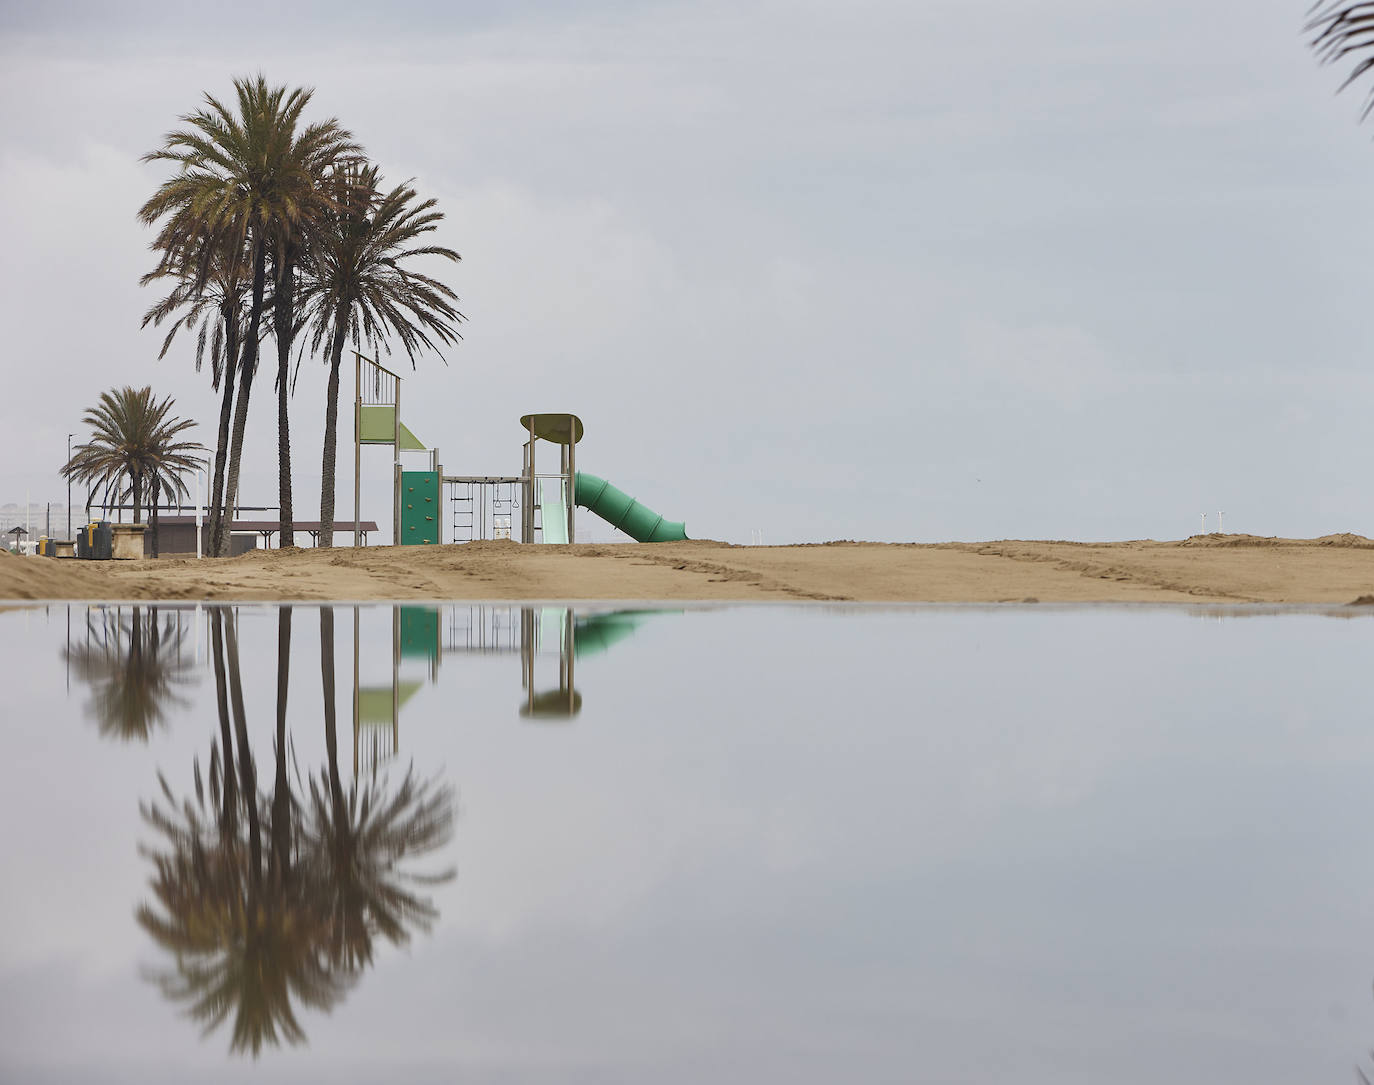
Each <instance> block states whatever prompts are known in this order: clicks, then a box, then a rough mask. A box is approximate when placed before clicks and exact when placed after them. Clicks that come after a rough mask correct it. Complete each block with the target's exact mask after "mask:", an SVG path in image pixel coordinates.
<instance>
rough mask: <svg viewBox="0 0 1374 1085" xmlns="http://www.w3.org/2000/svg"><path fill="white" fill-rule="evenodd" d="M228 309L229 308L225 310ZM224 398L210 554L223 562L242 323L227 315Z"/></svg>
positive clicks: (212, 494) (212, 499) (213, 487)
mask: <svg viewBox="0 0 1374 1085" xmlns="http://www.w3.org/2000/svg"><path fill="white" fill-rule="evenodd" d="M227 309H228V307H227V306H226V310H227ZM224 339H225V349H224V374H223V376H222V377H221V378H220V379H221V380H222V381H223V382H224V395H223V396H222V397H221V399H220V405H219V436H218V438H217V440H216V442H215V476H214V480H213V481H212V482H211V484H210V485H211V489H210V524H209V528H210V554H211V555H212V556H213V557H217V558H222V557H223V556H224V555H223V554H222V553H221V552H220V550H219V549H218V547H217V545H216V544H217V541H218V540H219V537H220V533H219V524H220V519H221V517H222V516H223V513H224V508H223V502H224V467H225V461H226V460H227V459H228V457H229V423H230V421H231V419H232V418H233V413H234V376H235V374H236V373H237V372H238V365H239V322H238V315H237V313H233V314H231V313H230V312H228V311H226V313H225V316H224Z"/></svg>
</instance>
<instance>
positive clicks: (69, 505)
mask: <svg viewBox="0 0 1374 1085" xmlns="http://www.w3.org/2000/svg"><path fill="white" fill-rule="evenodd" d="M73 436H74V434H71V433H69V434H67V466H68V467H70V466H71V462H72V437H73ZM67 541H68V542H71V541H72V476H71V475H68V476H67Z"/></svg>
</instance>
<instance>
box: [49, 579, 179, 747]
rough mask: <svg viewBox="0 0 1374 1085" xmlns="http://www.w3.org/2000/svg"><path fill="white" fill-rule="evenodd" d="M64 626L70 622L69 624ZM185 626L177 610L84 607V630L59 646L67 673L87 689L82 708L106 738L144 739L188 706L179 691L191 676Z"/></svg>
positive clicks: (123, 739) (131, 740)
mask: <svg viewBox="0 0 1374 1085" xmlns="http://www.w3.org/2000/svg"><path fill="white" fill-rule="evenodd" d="M69 628H70V627H69ZM187 632H189V630H188V629H186V628H183V625H182V613H181V611H180V610H176V611H173V612H172V613H171V614H166V613H163V614H159V611H158V608H157V607H155V606H153V607H148V608H146V610H145V608H143V607H139V606H134V607H129V608H128V612H127V614H126V612H125V608H124V607H100V608H94V607H93V608H91V609H88V610H87V611H86V622H85V629H84V634H83V635H81V636H80V639H79V640H78V641H77V643H76V644H75V645H73V644H72V639H71V636H70V633H69V635H68V637H67V643H66V645H65V646H64V648H63V659H64V660H65V661H66V664H67V666H68V668H69V673H70V674H74V675H75V676H76V679H77V681H79V682H84V683H86V684H87V685H88V686H90V688H91V699H90V701H89V702H88V703H87V705H86V711H87V712H88V713H89V714H90V715H91V716H92V717H93V718H94V719H95V721H96V723H97V724H98V725H99V727H100V733H101V735H103V736H105V737H106V738H114V739H120V740H122V741H125V742H134V741H138V742H147V741H148V736H149V734H150V733H151V732H152V731H153V730H154V729H155V728H157V727H158V726H161V725H163V724H165V722H166V720H167V714H168V712H169V711H172V710H174V709H184V708H187V707H188V706H189V705H190V701H188V700H187V699H186V698H185V697H184V696H183V695H182V691H183V689H184V688H185V687H187V686H189V685H190V683H191V681H192V674H191V666H192V661H191V659H190V658H188V657H186V656H184V654H183V650H182V649H183V642H184V640H185V638H186V634H187Z"/></svg>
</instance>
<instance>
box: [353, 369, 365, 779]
mask: <svg viewBox="0 0 1374 1085" xmlns="http://www.w3.org/2000/svg"><path fill="white" fill-rule="evenodd" d="M362 426H363V356H362V355H361V354H359V353H358V352H357V351H356V350H355V351H354V352H353V546H354V547H355V548H356V547H358V546H360V545H361V539H362V519H363V505H362V473H363V430H362ZM354 771H355V772H356V771H357V768H356V766H355V768H354Z"/></svg>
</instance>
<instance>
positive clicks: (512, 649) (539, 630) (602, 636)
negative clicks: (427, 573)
mask: <svg viewBox="0 0 1374 1085" xmlns="http://www.w3.org/2000/svg"><path fill="white" fill-rule="evenodd" d="M352 610H353V643H354V655H353V661H354V664H353V680H354V685H353V769H354V772H355V773H357V772H358V771H360V770H361V769H363V768H366V767H367V766H368V765H375V764H377V763H379V762H381V761H385V760H386V759H387V758H389V757H392V756H395V755H396V754H397V753H398V752H399V750H400V731H401V709H402V708H403V707H404V706H405V704H406V702H407V701H409V700H410V699H411V698H412V697H414V696H415V694H416V693H418V692H419V691H420V690H421V689H422V688H423V687H424V684H425V679H424V678H417V677H415V676H414V668H413V666H412V664H415V663H423V665H424V667H425V674H426V677H427V679H428V681H429V682H431V683H433V682H437V681H438V679H439V672H440V669H441V664H442V663H443V661H444V659H445V658H461V657H463V656H472V655H481V656H490V655H510V656H512V657H514V656H516V655H518V656H519V658H520V683H521V689H522V691H523V696H522V698H521V702H520V705H519V714H520V716H521V717H522V718H523V719H527V720H537V721H550V722H553V721H559V720H570V719H572V718H573V717H575V716H576V715H578V713H580V712H581V711H582V693H581V692H580V691H579V690H578V689H577V686H576V681H575V679H576V670H577V661H578V660H579V659H586V658H588V657H590V656H594V655H599V654H601V653H603V652H605V651H607V650H609V649H610V648H611V647H613V646H614V645H616V644H618V643H619V642H621V641H623V640H625V639H626V638H627V637H629V636H630V635H631V634H633V633H634V632H635V630H636V629H638V628H639V627H640V626H641V625H642V624H643V623H644V622H645V621H646V620H648V619H649V618H650V617H652V616H653V615H656V614H664V613H671V612H668V611H663V610H652V609H634V610H616V611H609V612H590V613H582V614H579V613H578V612H577V611H575V610H574V609H573V608H571V607H546V606H522V607H499V606H489V605H483V606H450V607H444V608H442V609H441V608H439V607H428V606H393V607H392V608H391V648H392V650H391V680H390V682H389V683H387V684H385V685H364V684H362V682H361V681H360V679H359V669H360V662H359V658H360V657H359V651H358V643H359V639H360V632H359V629H360V624H361V618H360V608H359V607H356V606H355V607H353V608H352ZM368 613H369V615H370V614H372V613H376V611H375V609H373V608H369V609H368ZM554 660H556V670H554V669H553V663H554Z"/></svg>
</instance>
